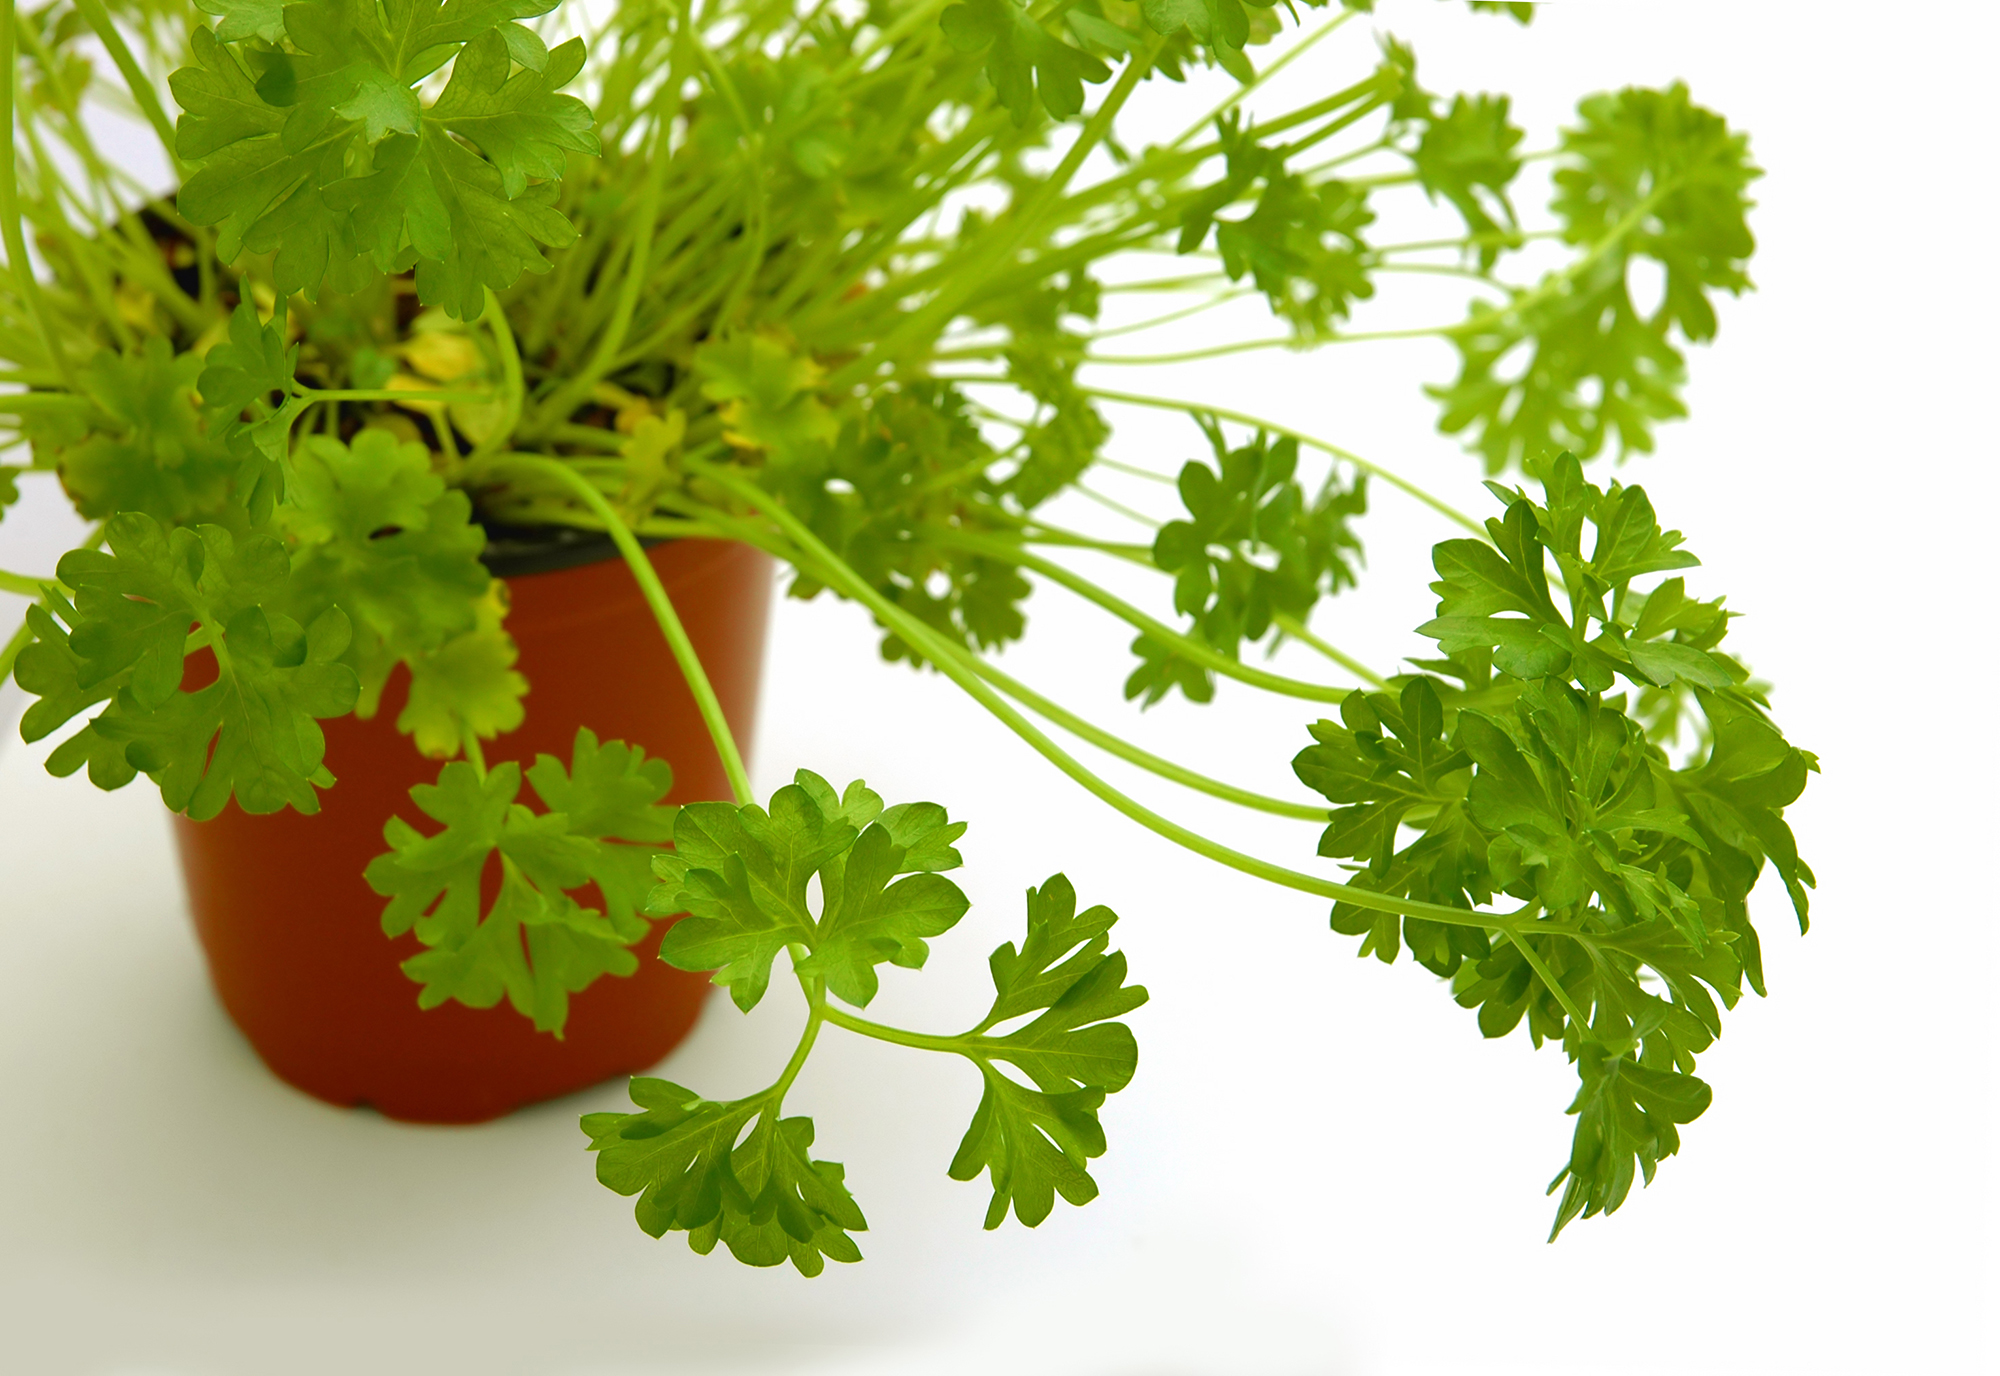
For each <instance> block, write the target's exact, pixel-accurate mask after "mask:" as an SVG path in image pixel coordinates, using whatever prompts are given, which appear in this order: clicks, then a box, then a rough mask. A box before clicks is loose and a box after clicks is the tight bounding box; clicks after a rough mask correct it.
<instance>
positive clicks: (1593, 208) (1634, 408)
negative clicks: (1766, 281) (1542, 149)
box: [1420, 83, 1762, 472]
mask: <svg viewBox="0 0 2000 1376" xmlns="http://www.w3.org/2000/svg"><path fill="white" fill-rule="evenodd" d="M1499 114H1500V116H1501V118H1502V120H1503V121H1504V114H1505V112H1504V108H1503V109H1502V110H1500V111H1499ZM1578 115H1579V116H1580V118H1581V123H1580V124H1579V125H1578V126H1576V127H1574V128H1572V129H1569V130H1566V131H1565V132H1564V134H1563V140H1562V163H1561V165H1560V166H1559V168H1558V170H1557V171H1556V174H1555V182H1556V194H1555V198H1554V200H1553V202H1552V204H1551V208H1552V209H1553V210H1554V212H1555V214H1556V217H1557V219H1558V221H1559V222H1560V223H1561V225H1562V234H1563V238H1564V239H1565V240H1566V241H1567V242H1569V243H1571V244H1575V245H1578V246H1582V247H1584V248H1585V249H1586V251H1585V252H1584V253H1583V255H1582V256H1581V257H1580V258H1579V259H1578V260H1577V261H1576V262H1575V263H1573V264H1572V265H1571V266H1569V267H1567V268H1565V269H1563V270H1561V271H1559V272H1553V273H1550V274H1549V275H1548V276H1546V277H1545V278H1543V280H1542V281H1541V282H1540V283H1538V284H1537V285H1536V286H1534V287H1530V288H1516V289H1513V290H1512V291H1511V292H1510V297H1511V299H1509V300H1508V301H1506V302H1505V303H1503V304H1500V305H1493V304H1489V303H1484V302H1482V303H1478V304H1475V305H1474V306H1473V308H1472V311H1471V314H1470V316H1469V317H1468V318H1467V320H1466V321H1465V323H1464V324H1463V325H1461V326H1459V327H1458V328H1457V329H1456V330H1455V331H1454V332H1453V333H1452V335H1451V339H1452V342H1453V343H1454V345H1455V346H1456V347H1457V349H1458V352H1459V375H1458V377H1457V379H1456V380H1455V381H1453V382H1452V383H1450V384H1449V385H1447V386H1440V387H1432V388H1430V389H1428V390H1429V391H1430V392H1431V394H1432V395H1433V396H1434V397H1436V398H1437V400H1438V402H1439V404H1440V406H1441V408H1442V410H1441V414H1440V417H1439V422H1438V424H1439V427H1440V428H1441V429H1442V430H1444V432H1445V433H1446V434H1460V433H1463V434H1465V436H1466V437H1467V440H1468V443H1469V445H1470V447H1471V448H1472V449H1474V450H1475V451H1476V452H1478V453H1479V454H1481V455H1482V456H1483V457H1484V458H1485V460H1486V465H1487V469H1488V471H1489V472H1499V471H1500V470H1502V469H1504V468H1507V467H1509V466H1519V465H1521V464H1523V463H1526V462H1528V461H1531V460H1533V461H1539V460H1544V459H1547V458H1550V457H1552V456H1553V455H1554V454H1556V453H1557V452H1559V451H1562V450H1571V451H1574V452H1575V453H1577V454H1579V455H1581V456H1583V457H1584V458H1589V457H1591V456H1592V455H1595V454H1597V453H1598V452H1600V451H1601V450H1602V449H1603V448H1604V447H1605V445H1606V444H1608V443H1611V442H1612V441H1614V440H1615V441H1616V443H1617V446H1618V452H1619V453H1621V454H1625V453H1630V452H1633V451H1637V452H1641V453H1646V452H1650V451H1651V450H1652V447H1653V426H1654V425H1655V424H1656V423H1658V422H1659V421H1662V420H1669V419H1674V418H1678V417H1680V416H1682V415H1684V414H1686V409H1685V407H1684V406H1683V404H1682V402H1681V400H1680V388H1681V384H1682V381H1683V379H1684V377H1685V373H1686V360H1685V358H1684V357H1683V355H1682V353H1681V350H1680V348H1679V347H1678V346H1677V345H1676V344H1675V342H1674V341H1675V337H1676V336H1678V337H1679V338H1680V339H1682V340H1686V341H1690V342H1702V341H1705V340H1708V339H1711V338H1713V337H1714V335H1715V331H1716V317H1715V307H1714V303H1713V301H1712V299H1711V293H1713V292H1715V291H1718V290H1719V291H1727V292H1729V293H1731V294H1732V295H1734V294H1738V293H1741V292H1742V291H1744V290H1745V289H1747V288H1748V287H1749V285H1750V279H1749V277H1748V275H1747V274H1746V272H1745V270H1744V263H1745V260H1746V259H1748V258H1749V256H1750V253H1751V251H1752V249H1753V248H1754V247H1755V240H1754V239H1753V238H1752V236H1751V233H1750V230H1749V227H1748V224H1747V223H1746V220H1745V216H1746V214H1747V212H1748V210H1749V208H1750V200H1749V196H1748V188H1749V185H1750V183H1751V182H1752V181H1753V180H1755V179H1756V178H1757V177H1758V176H1760V175H1762V174H1761V172H1760V171H1759V170H1758V169H1757V168H1756V167H1755V166H1754V165H1752V164H1751V162H1750V157H1749V145H1748V141H1747V140H1746V139H1745V137H1744V136H1743V135H1742V134H1741V133H1738V132H1736V131H1734V130H1732V129H1730V128H1729V126H1728V124H1727V123H1726V122H1725V121H1724V120H1723V119H1722V117H1721V116H1719V115H1717V114H1715V113H1713V112H1711V111H1709V110H1706V109H1703V108H1702V107H1701V106H1699V105H1696V104H1695V103H1694V102H1693V101H1692V100H1691V99H1690V98H1689V96H1688V91H1687V88H1686V87H1685V86H1683V85H1680V84H1679V83H1676V84H1675V85H1673V86H1670V87H1668V88H1667V89H1666V90H1663V91H1652V90H1642V89H1639V88H1636V87H1633V88H1627V89H1626V90H1623V91H1620V92H1617V93H1616V94H1607V95H1598V96H1592V97H1590V98H1588V99H1586V100H1585V101H1584V102H1583V103H1582V105H1580V106H1579V107H1578ZM1420 166H1421V164H1420ZM1496 170H1497V169H1496ZM1429 175H1431V176H1436V175H1437V174H1436V173H1432V174H1429ZM1440 185H1441V189H1444V190H1446V192H1447V194H1449V192H1450V184H1449V183H1448V182H1447V183H1440ZM1453 199H1454V200H1456V199H1458V198H1457V197H1454V198H1453ZM1639 259H1648V260H1651V261H1652V262H1654V263H1656V264H1658V265H1659V267H1660V269H1661V270H1662V271H1663V272H1664V274H1665V278H1666V288H1665V292H1664V294H1663V296H1662V298H1661V300H1660V302H1659V304H1658V305H1657V306H1654V307H1653V308H1652V309H1651V310H1650V311H1647V310H1645V309H1644V308H1642V306H1641V305H1640V303H1638V302H1637V301H1635V300H1634V299H1633V292H1632V286H1633V280H1632V279H1633V273H1632V267H1633V264H1634V262H1635V261H1636V260H1639Z"/></svg>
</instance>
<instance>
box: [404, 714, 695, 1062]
mask: <svg viewBox="0 0 2000 1376" xmlns="http://www.w3.org/2000/svg"><path fill="white" fill-rule="evenodd" d="M526 776H527V782H528V784H529V785H530V786H531V787H532V788H533V789H534V791H535V794H536V796H537V797H538V798H540V799H541V802H542V805H543V806H544V807H545V808H546V809H548V810H547V811H545V812H540V813H538V812H535V811H534V810H533V809H531V808H529V807H527V806H526V805H525V804H522V803H520V802H517V801H516V799H517V797H518V796H519V794H520V791H521V781H522V770H521V767H520V765H518V764H516V763H514V762H513V761H511V760H509V761H505V762H503V763H501V764H498V765H496V766H494V767H493V768H492V769H491V770H489V771H487V772H486V773H485V774H484V775H483V776H482V774H481V772H480V771H479V769H478V768H477V767H476V766H474V765H473V764H470V763H468V762H466V761H463V760H458V761H453V762H452V763H450V764H447V765H445V766H444V768H443V769H442V770H440V771H439V773H438V780H437V782H436V783H435V784H418V785H417V786H416V787H415V788H413V789H411V790H410V799H411V801H412V802H414V803H415V804H416V805H417V808H418V809H419V810H420V811H421V812H423V813H424V815H425V816H427V817H429V818H431V819H432V820H433V821H436V822H441V823H443V824H444V825H443V830H441V831H438V832H435V833H433V834H431V835H428V836H427V835H425V834H423V833H422V832H420V831H418V830H417V829H416V828H415V827H413V826H411V825H410V824H409V823H408V822H406V821H404V820H403V819H402V818H400V817H392V818H390V819H389V821H388V823H387V824H386V825H385V826H384V827H383V830H382V835H383V839H384V840H385V841H387V842H388V845H389V850H388V851H387V852H386V853H384V854H382V855H378V856H377V857H376V858H375V859H374V860H373V861H371V862H370V863H369V865H368V870H367V879H368V883H369V885H370V886H371V887H373V888H374V890H375V891H376V892H377V893H379V894H381V895H382V896H383V897H385V898H387V899H389V900H390V901H389V904H388V906H387V907H386V908H384V909H383V912H382V930H383V931H384V932H385V933H387V934H388V935H390V936H392V937H393V936H401V935H402V934H403V933H404V932H408V931H412V930H414V931H415V932H416V935H417V939H418V940H419V941H421V942H422V943H423V944H424V945H425V946H427V947H429V948H430V949H429V950H426V951H424V952H422V953H420V954H418V955H415V956H412V957H411V958H410V959H409V960H407V961H405V962H403V973H405V974H406V975H408V976H409V977H410V978H411V979H413V980H415V981H416V982H417V983H419V984H420V985H422V986H423V988H422V991H421V992H420V993H419V994H418V996H417V1002H418V1004H419V1006H421V1007H424V1008H435V1007H437V1006H438V1005H439V1004H441V1003H444V1002H445V1001H447V1000H457V1001H458V1002H460V1003H463V1004H465V1005H467V1006H468V1007H472V1008H491V1007H493V1005H495V1004H496V1003H498V1002H499V1001H500V1000H501V999H502V998H503V997H504V998H506V999H507V1000H508V1002H509V1003H511V1004H512V1005H513V1006H514V1008H515V1010H516V1011H517V1012H519V1013H521V1014H522V1015H523V1016H526V1017H529V1018H532V1019H533V1020H534V1023H535V1027H536V1028H537V1029H538V1030H539V1031H543V1032H552V1033H554V1034H555V1035H556V1036H557V1037H560V1036H561V1035H562V1029H563V1024H564V1023H565V1022H566V1021H567V1019H568V1016H569V996H570V995H571V994H574V993H578V992H580V991H582V990H583V989H585V988H588V987H589V986H590V985H591V984H592V983H593V982H595V981H596V980H597V979H598V978H599V977H600V976H602V975H629V974H631V973H632V972H633V971H634V970H636V969H638V968H639V958H638V957H637V956H636V955H634V954H633V953H632V950H631V946H632V944H633V943H634V942H636V941H638V940H640V939H641V938H642V937H644V936H645V935H646V933H647V931H648V929H649V928H648V924H647V922H646V920H645V918H644V917H643V916H641V915H640V905H641V903H642V902H643V899H644V895H645V891H646V888H647V887H648V880H647V873H646V867H647V853H646V852H645V851H643V850H641V849H639V848H638V847H637V846H635V845H630V844H623V843H627V842H638V843H657V842H658V841H660V840H661V839H663V838H664V837H665V836H666V835H667V833H668V831H669V830H670V829H671V827H672V819H673V814H674V809H673V808H671V807H667V806H663V805H661V803H660V800H661V799H662V798H664V797H666V796H667V792H668V790H669V789H670V788H671V787H672V786H673V772H672V771H671V770H670V769H669V768H668V767H667V765H666V762H665V761H663V760H649V759H647V758H646V752H645V751H643V750H641V749H640V748H638V747H637V746H631V745H627V744H625V743H624V742H622V741H605V742H602V743H600V742H599V741H598V739H597V737H596V736H595V735H594V734H592V733H591V732H590V731H589V730H588V729H586V728H579V729H578V731H577V734H576V741H575V744H574V746H573V747H572V751H571V757H570V761H569V764H568V765H567V766H565V765H564V764H563V762H562V761H561V760H558V759H556V758H555V757H554V756H552V755H541V756H538V757H537V758H536V761H535V763H534V765H532V766H531V767H530V768H529V769H528V770H527V771H526ZM496 856H497V858H498V862H499V870H500V891H499V895H498V897H497V898H495V899H494V901H493V903H492V906H491V907H490V908H488V909H486V910H485V911H483V912H482V911H481V902H480V881H481V879H482V877H483V876H484V875H485V873H486V871H487V869H488V868H489V866H490V865H491V863H492V862H493V860H494V859H495V857H496ZM593 885H594V886H595V887H596V889H597V891H598V893H599V895H600V896H601V897H602V900H603V902H604V908H603V910H602V911H600V910H598V909H596V908H592V907H586V906H584V905H583V904H582V903H580V902H578V901H577V899H576V897H575V896H574V895H575V893H576V892H577V891H578V890H581V889H584V888H586V887H588V886H593Z"/></svg>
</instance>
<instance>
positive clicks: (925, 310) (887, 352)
mask: <svg viewBox="0 0 2000 1376" xmlns="http://www.w3.org/2000/svg"><path fill="white" fill-rule="evenodd" d="M1164 45H1165V40H1164V39H1161V38H1159V37H1155V38H1153V39H1152V40H1151V41H1150V42H1149V43H1148V44H1147V46H1146V50H1145V51H1144V52H1143V53H1135V54H1133V55H1132V56H1131V57H1129V58H1127V59H1126V62H1125V70H1124V71H1123V72H1121V73H1119V76H1118V80H1117V82H1116V83H1115V84H1114V85H1113V86H1112V88H1111V90H1110V91H1109V92H1107V93H1106V94H1105V97H1104V99H1103V100H1102V101H1101V102H1099V104H1098V107H1097V110H1096V112H1095V113H1093V114H1092V115H1091V117H1090V119H1089V121H1088V122H1087V123H1086V124H1085V125H1084V126H1083V129H1082V130H1081V131H1080V132H1079V133H1078V134H1077V136H1076V141H1075V142H1074V143H1072V144H1071V145H1070V148H1069V151H1068V152H1067V153H1065V154H1064V155H1063V159H1062V161H1061V162H1060V163H1058V164H1056V168H1055V170H1054V171H1053V172H1051V173H1050V174H1049V177H1048V180H1047V181H1044V182H1043V183H1041V185H1039V186H1038V187H1036V188H1035V191H1034V193H1033V194H1032V195H1030V196H1029V197H1028V199H1027V201H1026V202H1025V203H1024V204H1023V205H1022V206H1021V208H1020V212H1019V214H1018V215H1015V216H1013V217H1011V223H1010V222H1008V221H1002V222H1000V223H998V224H995V225H994V226H993V227H992V228H991V229H989V230H988V231H987V236H988V237H986V238H984V239H983V240H982V241H980V242H976V243H975V244H974V246H973V249H972V251H971V252H970V253H969V254H968V255H967V259H966V261H965V262H964V263H962V264H959V265H958V266H957V267H956V269H955V271H954V275H953V278H952V280H951V281H950V282H949V283H948V285H946V286H945V287H944V288H943V289H941V290H940V291H939V292H938V294H937V295H936V296H935V297H933V298H932V299H931V300H930V301H928V302H926V303H925V304H924V305H923V306H921V307H919V308H918V309H916V310H914V311H912V312H910V313H909V315H908V316H906V317H905V318H904V319H903V320H902V322H900V323H899V324H898V325H896V326H895V327H894V328H892V329H891V330H890V331H889V332H888V334H887V335H885V336H884V337H883V338H882V339H881V341H880V342H879V343H878V344H877V345H876V347H875V348H873V349H871V350H869V351H868V352H867V353H865V354H863V355H862V356H861V357H860V358H857V359H856V360H854V362H852V363H849V364H848V365H847V366H845V367H844V368H841V369H840V370H839V371H838V372H837V373H835V374H834V375H833V377H831V378H829V379H828V381H827V388H828V390H829V391H838V390H839V389H840V388H842V387H844V386H850V385H852V384H853V383H855V382H858V381H860V380H861V379H862V378H864V377H866V376H868V375H869V373H871V372H872V371H874V370H875V367H876V363H877V361H878V360H880V359H885V358H887V359H892V360H893V359H894V358H895V357H896V353H897V350H899V349H900V348H902V347H903V346H904V345H905V344H907V343H909V342H910V341H911V340H912V339H919V338H922V337H924V336H925V335H928V334H933V333H935V332H936V331H937V330H938V329H940V328H942V327H943V326H944V325H945V324H947V323H948V322H949V321H950V320H951V318H952V317H953V316H954V315H956V314H958V312H959V311H960V310H961V309H962V308H963V307H964V306H965V305H966V304H967V302H968V301H969V300H970V298H971V297H973V296H974V295H975V294H976V293H977V292H978V290H979V288H980V287H981V286H982V285H983V284H984V282H985V280H986V278H987V277H988V275H989V274H990V273H992V272H993V271H994V270H995V269H997V268H998V267H1000V265H1001V264H1003V263H1005V262H1007V261H1008V260H1010V259H1011V258H1012V257H1013V256H1014V254H1015V253H1016V252H1017V251H1019V249H1020V247H1021V246H1022V245H1023V244H1025V243H1027V242H1028V241H1029V240H1030V239H1031V238H1033V237H1034V235H1035V234H1036V232H1037V231H1039V230H1040V229H1041V227H1042V221H1043V219H1044V218H1045V216H1046V215H1047V213H1048V211H1049V209H1050V208H1051V206H1053V205H1054V204H1055V202H1056V201H1057V200H1058V199H1060V197H1061V196H1062V194H1063V192H1064V190H1065V189H1066V188H1067V187H1068V186H1069V183H1070V180H1071V178H1073V177H1075V176H1076V172H1077V169H1078V168H1080V167H1081V166H1082V165H1083V161H1084V159H1085V158H1086V157H1088V156H1089V155H1090V152H1091V150H1092V149H1094V148H1096V147H1097V146H1098V145H1099V144H1100V143H1102V142H1103V141H1104V139H1105V136H1106V135H1107V134H1109V133H1110V131H1111V124H1112V121H1113V120H1114V119H1115V118H1116V117H1117V115H1118V111H1119V110H1120V109H1121V108H1123V106H1124V104H1125V102H1126V101H1127V100H1129V99H1130V98H1131V96H1132V92H1133V91H1135V90H1137V89H1138V86H1139V82H1140V81H1141V80H1142V79H1143V78H1144V77H1145V75H1146V73H1147V72H1149V71H1151V70H1152V67H1153V60H1154V58H1156V57H1157V56H1158V55H1159V51H1160V49H1161V48H1162V47H1163V46H1164Z"/></svg>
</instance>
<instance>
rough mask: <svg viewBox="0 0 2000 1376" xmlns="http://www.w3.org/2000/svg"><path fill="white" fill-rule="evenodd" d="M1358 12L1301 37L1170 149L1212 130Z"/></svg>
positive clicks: (1345, 12)
mask: <svg viewBox="0 0 2000 1376" xmlns="http://www.w3.org/2000/svg"><path fill="white" fill-rule="evenodd" d="M1355 13H1356V12H1355V11H1354V10H1342V11H1341V12H1340V13H1339V14H1337V15H1335V16H1334V17H1333V18H1332V19H1329V20H1328V21H1327V22H1326V23H1324V24H1322V25H1320V26H1319V27H1318V28H1317V29H1315V30H1313V31H1312V32H1311V33H1309V34H1307V35H1306V36H1305V37H1304V38H1301V39H1300V40H1299V41H1298V42H1296V43H1294V44H1292V46H1291V47H1290V48H1288V49H1286V50H1285V53H1284V55H1283V56H1282V57H1280V58H1278V59H1277V60H1276V61H1274V62H1272V63H1271V64H1270V65H1269V66H1267V67H1265V68H1264V70H1263V71H1261V72H1258V73H1257V74H1256V75H1255V76H1254V77H1253V78H1251V79H1250V80H1249V81H1247V82H1245V83H1244V84H1243V85H1242V86H1240V87H1238V88H1237V89H1236V91H1235V92H1234V93H1233V94H1232V95H1230V96H1229V98H1228V99H1226V100H1224V101H1222V102H1221V103H1220V104H1218V105H1216V107H1215V108H1214V109H1212V110H1210V111H1209V112H1208V113H1207V114H1205V115H1203V116H1202V117H1201V118H1200V119H1198V120H1196V121H1195V122H1194V123H1192V124H1190V125H1189V126H1188V127H1187V128H1185V129H1183V130H1181V132H1180V134H1179V135H1178V136H1176V137H1175V139H1174V141H1173V142H1172V143H1170V144H1168V145H1167V147H1168V148H1179V147H1181V146H1182V145H1184V144H1185V143H1187V141H1188V140H1189V139H1191V138H1193V137H1194V136H1195V135H1197V134H1199V133H1201V131H1202V130H1204V129H1206V128H1208V126H1209V125H1211V124H1213V123H1214V122H1215V121H1216V120H1218V119H1220V118H1222V116H1224V115H1226V114H1228V113H1229V112H1230V111H1231V110H1232V109H1234V108H1235V107H1236V106H1238V105H1240V104H1242V102H1243V100H1244V99H1245V98H1246V97H1247V96H1249V95H1250V93H1251V92H1252V91H1255V90H1256V89H1257V88H1258V87H1260V86H1262V85H1264V83H1266V82H1267V81H1269V80H1270V79H1271V78H1272V77H1274V76H1276V75H1277V74H1278V73H1279V72H1282V71H1284V70H1285V68H1286V67H1288V66H1290V65H1291V64H1292V63H1293V62H1296V61H1297V60H1298V59H1299V58H1301V57H1304V56H1305V55H1306V54H1307V53H1308V52H1310V51H1311V50H1312V49H1313V47H1314V46H1315V45H1316V44H1318V43H1319V42H1320V41H1321V40H1322V39H1325V38H1328V37H1330V36H1331V35H1332V34H1333V32H1334V31H1335V30H1336V29H1338V28H1339V27H1340V26H1341V25H1342V24H1345V23H1346V22H1347V21H1348V20H1350V19H1352V18H1354V15H1355Z"/></svg>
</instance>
